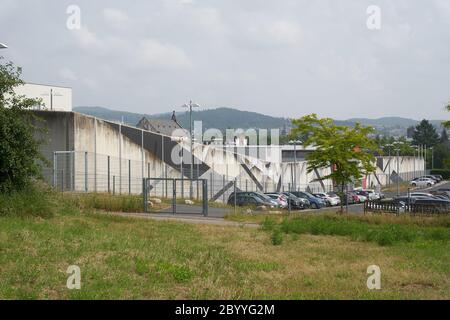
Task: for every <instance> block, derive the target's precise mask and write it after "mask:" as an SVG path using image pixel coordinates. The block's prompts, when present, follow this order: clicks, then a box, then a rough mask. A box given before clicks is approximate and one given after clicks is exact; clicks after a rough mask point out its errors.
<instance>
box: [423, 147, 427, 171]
mask: <svg viewBox="0 0 450 320" xmlns="http://www.w3.org/2000/svg"><path fill="white" fill-rule="evenodd" d="M423 158H424V168H425V170H424V171H423V175H426V174H427V145H424V148H423Z"/></svg>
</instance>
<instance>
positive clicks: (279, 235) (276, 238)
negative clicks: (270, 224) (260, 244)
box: [271, 228, 283, 246]
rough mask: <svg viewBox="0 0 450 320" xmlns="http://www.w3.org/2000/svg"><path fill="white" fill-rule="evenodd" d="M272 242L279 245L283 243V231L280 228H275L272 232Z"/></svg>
mask: <svg viewBox="0 0 450 320" xmlns="http://www.w3.org/2000/svg"><path fill="white" fill-rule="evenodd" d="M271 239H272V244H273V245H274V246H279V245H281V244H282V243H283V232H282V231H281V230H280V229H279V228H275V229H274V230H273V232H272V237H271Z"/></svg>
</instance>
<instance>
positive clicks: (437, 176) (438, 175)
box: [432, 174, 444, 182]
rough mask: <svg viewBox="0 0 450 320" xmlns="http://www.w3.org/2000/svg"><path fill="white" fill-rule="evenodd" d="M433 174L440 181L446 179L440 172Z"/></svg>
mask: <svg viewBox="0 0 450 320" xmlns="http://www.w3.org/2000/svg"><path fill="white" fill-rule="evenodd" d="M432 176H433V177H434V178H435V179H437V181H438V182H441V181H444V177H443V176H441V175H440V174H432Z"/></svg>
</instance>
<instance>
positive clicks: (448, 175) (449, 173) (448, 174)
mask: <svg viewBox="0 0 450 320" xmlns="http://www.w3.org/2000/svg"><path fill="white" fill-rule="evenodd" d="M431 174H440V175H441V176H442V177H443V178H444V179H450V169H433V170H431Z"/></svg>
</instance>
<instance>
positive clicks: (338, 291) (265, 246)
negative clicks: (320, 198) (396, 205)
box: [199, 226, 450, 299]
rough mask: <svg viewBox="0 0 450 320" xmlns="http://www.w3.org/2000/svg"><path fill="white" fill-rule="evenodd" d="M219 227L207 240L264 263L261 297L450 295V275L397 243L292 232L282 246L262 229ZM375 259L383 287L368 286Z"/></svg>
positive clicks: (207, 231)
mask: <svg viewBox="0 0 450 320" xmlns="http://www.w3.org/2000/svg"><path fill="white" fill-rule="evenodd" d="M217 228H218V227H211V226H203V227H200V230H201V231H202V233H203V234H204V235H205V237H206V238H207V239H208V241H211V242H212V243H217V244H222V245H224V246H225V248H227V250H229V251H231V252H234V254H236V255H238V257H239V258H241V259H244V258H245V259H250V260H251V261H254V264H258V263H259V264H260V265H261V266H262V267H261V268H254V269H253V270H252V273H253V277H254V279H256V281H254V282H252V283H251V284H250V283H249V284H250V285H251V286H253V287H254V289H253V292H254V294H255V295H256V297H258V298H275V299H285V298H289V299H297V298H300V299H305V298H306V299H334V298H336V299H355V298H356V299H366V298H367V299H372V298H375V299H377V298H388V299H400V298H401V299H416V298H424V299H449V298H450V290H449V288H450V287H449V285H450V281H449V278H448V274H445V273H435V272H431V270H430V269H429V268H428V267H427V266H424V265H416V263H415V262H414V259H413V258H412V257H405V256H402V255H399V252H398V251H397V250H396V249H393V248H386V247H380V246H377V245H374V244H369V243H362V242H353V241H350V240H349V239H347V238H344V237H335V236H333V237H331V236H312V235H301V236H295V237H293V236H291V237H288V238H287V240H286V241H285V242H284V243H283V244H282V245H281V246H273V245H272V244H271V242H270V239H269V237H268V235H267V234H264V233H261V232H259V231H257V230H254V231H251V230H246V229H240V230H237V229H232V228H220V231H218V230H217ZM373 264H376V265H378V266H380V267H381V270H382V290H380V291H371V290H368V289H367V287H366V281H367V277H368V275H367V274H366V270H367V267H368V266H369V265H373ZM405 266H408V267H405ZM199 285H200V284H199Z"/></svg>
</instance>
